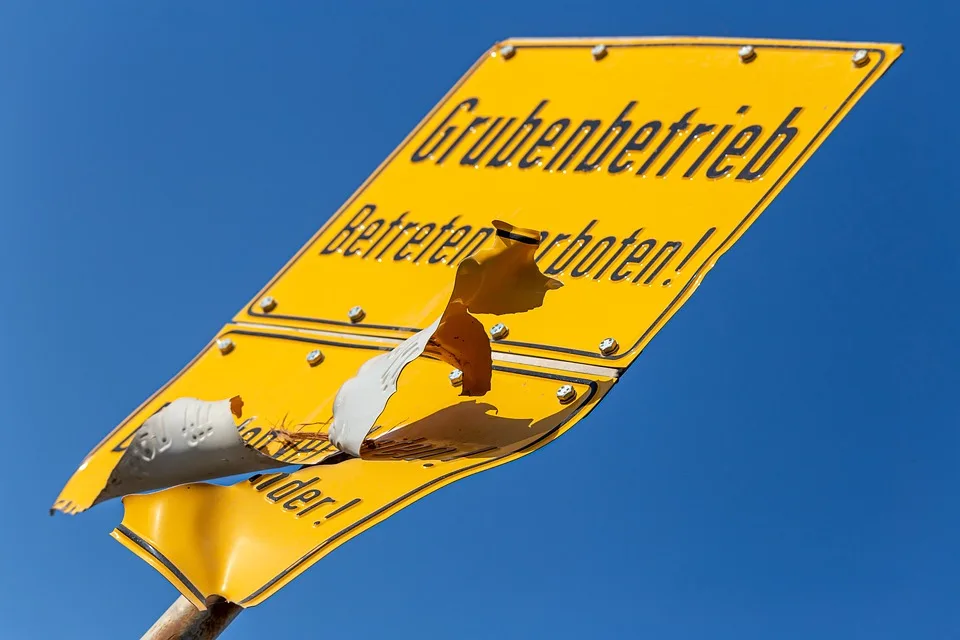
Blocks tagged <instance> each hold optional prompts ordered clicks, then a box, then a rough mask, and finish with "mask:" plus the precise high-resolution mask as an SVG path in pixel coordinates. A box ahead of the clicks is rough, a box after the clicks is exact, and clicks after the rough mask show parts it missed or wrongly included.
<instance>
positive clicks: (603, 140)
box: [236, 38, 901, 367]
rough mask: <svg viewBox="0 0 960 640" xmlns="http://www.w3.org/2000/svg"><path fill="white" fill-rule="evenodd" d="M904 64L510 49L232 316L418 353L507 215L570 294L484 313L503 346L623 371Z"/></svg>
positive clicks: (839, 47)
mask: <svg viewBox="0 0 960 640" xmlns="http://www.w3.org/2000/svg"><path fill="white" fill-rule="evenodd" d="M601 44H605V45H606V46H605V47H598V45H601ZM745 44H752V45H753V48H752V49H744V50H741V49H742V47H743V45H745ZM900 51H901V47H900V46H899V45H886V44H854V43H831V42H810V41H776V40H753V41H750V42H746V41H743V40H731V39H710V38H650V39H630V40H624V39H610V40H606V41H600V40H514V41H509V42H508V43H505V46H504V47H495V48H494V49H493V50H491V51H490V52H489V53H488V54H487V55H485V56H484V57H483V58H482V59H481V60H480V61H478V62H477V63H476V64H475V65H474V67H473V68H472V69H471V70H470V71H469V72H468V73H467V75H466V76H464V78H463V79H462V80H461V81H460V82H459V83H458V84H457V85H456V86H455V87H454V88H453V89H452V90H451V92H450V93H449V94H448V95H447V96H446V97H445V98H444V99H443V101H441V103H440V104H439V105H438V106H437V107H436V108H435V109H434V110H433V111H432V112H431V113H430V114H429V115H428V116H427V118H426V119H425V120H424V121H423V122H422V123H421V124H420V125H419V126H418V127H417V128H416V129H415V130H414V131H413V133H412V134H411V135H410V136H409V137H408V138H407V139H406V140H405V141H404V142H403V143H402V144H401V146H400V147H399V148H398V149H397V150H396V151H395V152H394V153H393V154H392V155H391V156H390V157H389V158H388V159H387V161H386V162H384V164H383V165H381V166H380V168H379V169H377V171H376V172H375V173H374V174H373V175H372V176H371V177H370V178H369V179H368V180H367V181H366V182H365V183H364V185H363V186H362V187H361V188H360V189H359V190H358V191H357V192H356V193H355V194H354V195H353V196H352V197H351V198H350V199H349V200H348V201H347V202H346V203H345V204H344V206H343V207H342V208H341V209H340V210H339V211H338V212H337V213H336V214H335V215H334V217H333V218H332V219H331V220H330V222H328V223H327V224H326V225H325V226H324V228H323V229H322V230H321V231H320V232H319V233H318V234H317V235H316V236H315V237H314V238H313V239H312V240H311V241H310V242H309V243H308V244H307V245H306V246H305V247H304V248H303V249H302V250H301V252H300V253H299V254H297V256H296V257H295V258H294V259H293V261H291V263H290V264H288V265H287V266H286V267H285V268H284V269H283V270H282V271H281V272H280V273H279V274H278V275H277V276H276V277H275V278H274V279H273V280H271V281H270V283H269V284H268V285H267V287H266V288H265V289H264V290H263V291H262V292H261V294H260V295H259V296H258V297H257V298H256V299H255V300H253V301H252V302H251V304H250V305H249V306H248V307H247V308H246V309H244V310H243V311H241V312H240V313H239V314H238V315H237V316H236V317H237V319H238V320H248V321H256V322H267V323H277V324H286V325H296V326H305V327H307V326H309V327H316V328H336V329H337V330H339V331H346V332H355V333H364V334H375V335H384V334H389V335H399V336H401V337H407V336H409V335H410V334H412V333H414V332H416V331H418V330H421V329H423V328H424V327H426V326H427V325H429V324H430V323H431V322H432V321H433V320H434V319H435V318H436V317H437V316H438V315H439V313H440V310H441V309H442V307H443V305H444V304H445V303H446V300H447V295H446V294H445V293H441V292H444V291H448V289H445V287H448V286H449V283H450V281H451V278H450V275H449V274H450V271H451V269H452V268H453V267H454V266H455V265H457V264H458V263H459V262H460V261H462V260H463V259H464V258H466V257H467V256H469V255H471V254H472V253H474V252H475V251H477V250H478V249H481V248H483V247H487V246H490V245H491V244H492V243H493V242H495V239H496V238H497V237H498V235H499V234H501V233H506V234H508V235H509V234H511V232H510V231H509V230H506V231H504V230H502V229H498V228H496V227H495V226H494V225H491V224H490V220H491V218H493V217H504V218H506V219H509V220H510V222H511V223H512V224H515V225H519V226H520V227H525V228H531V229H540V230H543V235H542V238H543V244H542V245H541V246H540V247H538V249H537V251H536V260H537V264H538V265H539V267H540V268H541V270H543V271H544V272H545V273H546V275H548V276H551V277H554V278H556V279H558V280H560V281H562V283H563V284H564V285H565V286H564V287H563V288H562V289H560V290H558V291H556V292H553V293H551V295H550V301H549V304H546V305H544V306H543V307H541V308H538V309H534V310H532V311H530V312H528V313H525V314H523V315H520V316H516V317H507V318H506V319H504V318H500V317H494V316H485V315H482V314H481V315H480V316H478V317H479V319H480V321H481V322H482V323H483V324H484V326H485V327H486V328H487V329H490V328H491V327H492V326H493V325H494V324H495V323H498V322H503V323H505V324H506V325H507V326H508V328H509V335H508V336H507V337H506V338H505V339H504V340H501V341H499V342H497V343H495V344H494V349H495V350H498V351H508V352H512V353H523V354H528V355H539V356H545V357H550V358H555V359H565V360H570V361H577V362H590V363H594V364H599V363H601V362H603V363H608V364H613V365H616V366H618V367H625V366H627V365H628V364H629V363H630V362H631V361H632V360H633V359H634V358H635V357H636V356H637V354H638V353H639V352H640V350H641V349H642V348H643V347H644V345H645V344H646V343H647V342H648V341H649V340H650V339H651V338H652V336H653V335H654V334H655V333H656V332H657V331H658V330H659V329H660V328H661V327H662V326H663V325H664V323H666V321H667V320H669V318H670V317H671V316H672V314H673V313H675V312H676V310H677V309H678V308H679V307H680V306H681V305H682V304H683V303H684V302H685V301H686V300H687V298H688V297H689V296H690V295H691V294H692V292H693V291H694V290H695V289H696V287H697V286H698V285H699V284H700V282H701V281H702V279H703V277H704V275H705V274H706V273H707V272H708V271H709V269H710V268H711V267H712V266H713V265H714V264H715V263H716V261H717V259H718V258H719V256H720V255H722V254H723V253H724V252H725V251H727V250H728V249H729V248H730V247H731V246H732V245H733V243H734V242H736V240H737V239H738V238H739V237H740V236H741V234H743V232H744V231H745V230H746V229H747V228H748V227H749V226H750V224H752V222H753V221H754V220H755V219H756V218H757V216H758V215H759V214H760V212H761V211H762V210H763V209H764V208H765V207H766V206H767V205H768V204H769V203H770V202H771V201H772V200H773V198H774V197H775V196H776V195H777V194H778V192H779V191H780V189H782V188H783V186H784V185H785V184H786V183H787V182H788V181H789V179H790V178H791V177H792V176H793V175H794V174H795V173H796V171H797V170H798V169H799V168H800V166H801V165H802V164H803V163H804V162H805V161H806V159H807V158H808V157H809V156H810V154H811V153H812V152H813V151H814V150H815V149H816V148H817V147H818V146H819V145H820V144H821V142H823V140H824V139H825V138H826V136H827V135H828V134H829V133H830V132H831V131H832V129H833V128H834V127H835V126H836V125H837V123H838V122H839V121H840V120H841V119H842V118H843V117H844V116H845V115H846V113H847V112H848V111H849V110H850V108H851V107H852V106H853V104H854V103H855V102H856V101H857V100H858V99H859V98H860V97H861V96H862V95H863V94H864V92H865V91H866V90H867V89H868V88H869V87H870V86H871V85H872V84H873V82H875V81H876V80H877V78H879V77H880V75H881V74H882V73H883V72H884V71H885V70H886V69H887V68H888V67H889V66H890V64H891V63H892V62H893V60H894V59H895V58H896V57H897V56H898V55H899V54H900ZM511 237H515V238H516V241H517V242H523V241H524V236H523V234H522V233H519V234H513V236H511ZM526 240H527V241H529V240H530V239H529V238H527V239H526ZM757 268H762V265H757ZM321 291H322V294H319V293H318V292H321ZM267 296H268V297H269V299H267V300H264V299H263V298H264V297H267ZM261 303H262V304H261ZM354 306H360V307H362V309H363V310H364V312H365V316H364V317H363V319H362V320H360V321H358V322H352V321H351V320H350V319H349V318H348V310H349V309H351V308H352V307H354ZM607 338H612V339H613V340H615V341H616V344H615V345H614V343H613V342H609V341H608V342H607V343H606V345H607V347H606V348H605V352H606V354H605V355H604V354H601V352H600V344H601V342H602V341H604V340H605V339H607Z"/></svg>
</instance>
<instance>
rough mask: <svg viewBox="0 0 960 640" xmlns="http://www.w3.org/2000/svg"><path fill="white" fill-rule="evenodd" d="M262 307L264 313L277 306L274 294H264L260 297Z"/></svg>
mask: <svg viewBox="0 0 960 640" xmlns="http://www.w3.org/2000/svg"><path fill="white" fill-rule="evenodd" d="M260 308H261V309H262V310H263V312H264V313H270V312H271V311H273V310H274V309H276V308H277V301H276V300H274V299H273V296H264V297H263V298H260Z"/></svg>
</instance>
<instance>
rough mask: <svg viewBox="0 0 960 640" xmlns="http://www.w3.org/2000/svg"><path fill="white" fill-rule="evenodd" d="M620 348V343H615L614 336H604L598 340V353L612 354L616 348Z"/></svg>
mask: <svg viewBox="0 0 960 640" xmlns="http://www.w3.org/2000/svg"><path fill="white" fill-rule="evenodd" d="M619 348H620V344H619V343H617V340H616V338H604V339H603V340H602V341H601V342H600V353H602V354H603V355H605V356H610V355H613V354H615V353H616V352H617V349H619Z"/></svg>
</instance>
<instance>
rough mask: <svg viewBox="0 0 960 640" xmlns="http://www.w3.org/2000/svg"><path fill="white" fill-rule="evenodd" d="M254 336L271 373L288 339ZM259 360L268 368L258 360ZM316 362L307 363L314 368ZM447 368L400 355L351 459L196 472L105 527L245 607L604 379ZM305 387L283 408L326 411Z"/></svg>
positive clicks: (581, 411) (203, 589) (181, 577)
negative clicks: (271, 360)
mask: <svg viewBox="0 0 960 640" xmlns="http://www.w3.org/2000/svg"><path fill="white" fill-rule="evenodd" d="M256 340H262V341H263V342H264V345H263V348H270V349H275V350H276V353H277V354H278V357H277V358H276V361H277V363H276V365H275V367H276V370H277V372H278V373H282V367H283V366H284V364H285V362H286V354H287V352H288V349H291V347H288V346H286V345H285V344H284V343H285V341H286V338H285V337H279V336H278V337H275V338H269V339H264V338H257V339H256ZM252 341H253V340H252V339H249V338H245V339H241V340H238V344H237V353H238V354H239V353H241V352H242V351H243V350H244V349H245V348H247V349H250V348H251V347H250V345H249V343H250V342H252ZM258 348H259V347H258ZM297 348H299V349H300V351H302V347H297ZM297 348H293V350H294V351H296V350H297ZM230 357H232V356H230ZM341 357H342V358H343V359H344V360H346V358H347V357H348V356H347V354H341V353H340V352H339V351H337V350H329V355H328V359H329V360H330V364H332V365H333V367H337V366H338V365H337V364H336V362H337V361H338V360H339V359H340V358H341ZM262 364H263V365H264V366H266V367H268V368H269V364H268V363H267V361H263V362H262ZM327 364H328V363H327V362H325V363H324V364H323V365H321V366H320V367H318V373H317V376H318V377H320V376H322V375H323V373H322V372H321V371H320V370H321V369H322V368H323V367H325V366H326V365H327ZM218 368H220V367H218ZM332 370H334V371H336V369H334V368H332ZM449 371H450V367H449V365H446V364H444V363H442V362H440V361H437V360H434V359H428V358H418V359H417V360H415V361H414V362H412V363H411V364H410V365H408V367H407V368H406V369H405V370H404V373H403V384H402V385H401V386H400V387H399V390H398V392H397V393H396V395H395V396H394V397H393V399H392V400H391V402H390V404H388V405H387V408H386V411H385V412H384V413H383V415H382V416H381V419H380V421H379V423H378V426H379V427H380V431H379V432H378V433H377V434H374V436H375V437H376V436H378V435H379V437H378V439H377V443H376V444H377V447H376V449H374V450H372V451H369V452H366V453H364V455H363V458H362V459H358V458H352V459H348V460H344V461H342V462H338V463H335V464H323V465H316V466H307V467H304V468H302V469H301V470H299V471H295V472H293V473H291V474H290V475H288V476H285V475H282V474H279V473H264V474H261V475H259V476H254V477H251V478H250V479H248V480H243V481H241V482H239V483H237V484H235V485H232V486H217V485H212V484H205V483H195V484H188V485H181V486H179V487H175V488H172V489H166V490H163V491H160V492H157V493H153V494H147V495H134V496H127V497H125V498H124V507H125V516H124V519H123V523H122V525H121V526H120V527H118V528H117V529H116V530H115V531H114V532H113V536H114V537H115V538H116V539H117V540H118V541H120V542H121V543H122V544H124V545H125V546H126V547H128V548H129V549H130V550H131V551H133V552H134V553H136V554H137V555H139V556H140V557H141V558H143V559H144V560H146V561H147V562H148V563H150V564H151V565H152V566H153V567H154V568H155V569H157V570H158V571H160V572H161V573H162V574H163V575H164V576H166V577H167V578H168V579H169V580H170V581H171V582H172V583H173V584H175V585H176V586H177V587H178V589H180V591H181V592H182V593H183V594H184V595H185V596H186V597H188V598H190V599H191V600H192V601H193V602H194V603H195V604H197V605H198V606H203V601H204V599H205V598H207V597H209V596H211V595H214V594H216V595H221V596H223V597H225V598H227V599H228V600H231V601H233V602H238V603H240V604H242V605H243V606H253V605H256V604H259V603H260V602H262V601H263V600H264V599H265V598H267V597H269V596H270V595H271V594H273V593H274V592H275V591H276V590H278V589H279V588H281V587H282V586H283V585H284V584H286V583H287V582H288V581H290V580H291V579H293V578H294V577H295V576H297V575H298V574H299V573H301V572H302V571H304V570H306V569H307V568H308V567H309V566H310V565H312V564H313V563H314V562H316V561H318V560H319V559H320V558H322V557H323V556H324V555H326V554H327V553H329V552H330V551H331V550H333V549H334V548H336V547H337V546H339V545H340V544H342V543H343V542H345V541H347V540H349V539H350V538H352V537H353V536H355V535H357V534H359V533H361V532H362V531H364V530H366V529H368V528H369V527H371V526H373V525H374V524H377V523H378V522H380V521H382V520H383V519H385V518H387V517H389V516H390V515H392V514H394V513H396V512H397V511H399V510H400V509H402V508H404V507H405V506H407V505H410V504H412V503H413V502H414V501H416V500H418V499H420V498H422V497H424V496H426V495H427V494H428V493H430V492H432V491H435V490H437V489H439V488H440V487H442V486H445V485H447V484H449V483H451V482H454V481H456V480H459V479H461V478H465V477H467V476H469V475H472V474H474V473H479V472H480V471H484V470H487V469H490V468H492V467H494V466H496V465H498V464H502V463H504V462H508V461H510V460H514V459H516V458H518V457H520V456H523V455H526V454H527V453H530V452H532V451H534V450H536V449H537V448H539V447H541V446H543V445H545V444H547V443H549V442H551V441H552V440H553V439H554V438H556V437H557V436H558V435H560V434H561V433H563V432H564V431H566V430H567V429H569V428H570V427H571V426H572V425H573V424H574V423H576V422H577V421H578V420H580V419H581V418H582V417H583V416H584V415H586V414H587V413H588V412H589V411H590V410H591V409H592V408H593V407H594V406H595V404H596V403H597V402H598V401H599V400H600V398H601V397H602V396H603V394H604V393H605V392H606V390H607V389H609V387H610V386H611V385H612V384H613V380H611V379H599V378H590V377H582V376H577V375H560V374H557V373H555V372H548V371H545V370H539V369H532V368H519V367H510V368H505V367H500V366H497V367H495V369H494V372H493V385H492V390H491V391H490V392H489V393H487V394H486V395H485V396H483V397H482V398H464V397H461V396H460V395H459V390H458V389H457V388H455V387H453V386H451V385H450V383H449V380H448V379H447V374H448V373H449ZM213 374H214V370H213V369H212V368H211V369H208V375H213ZM258 379H259V380H265V379H267V378H266V377H261V378H258ZM285 379H287V380H290V378H289V377H287V378H285ZM284 384H285V383H284V382H283V381H280V382H277V383H276V386H282V385H284ZM563 384H569V385H571V386H572V387H573V388H574V389H575V390H576V394H577V395H576V398H575V399H573V400H572V401H571V402H569V403H567V404H562V403H561V402H560V401H559V400H558V398H557V390H558V388H559V387H560V386H561V385H563ZM316 386H317V388H318V393H317V394H316V397H315V400H314V401H313V403H314V404H315V406H313V407H311V403H310V402H305V401H304V400H303V397H304V396H306V395H308V393H307V391H306V388H305V387H301V389H302V391H300V392H298V393H295V394H288V396H287V397H289V398H290V403H289V404H290V407H291V412H292V414H293V413H294V409H295V415H297V416H298V418H303V419H310V418H311V417H313V418H321V417H322V416H323V415H325V412H326V411H327V408H328V407H329V403H330V400H331V398H329V397H327V396H326V394H325V392H324V389H325V387H324V386H323V385H322V384H318V385H316ZM196 391H197V390H196V389H194V391H193V392H194V393H196ZM264 393H271V392H264ZM294 397H296V399H294Z"/></svg>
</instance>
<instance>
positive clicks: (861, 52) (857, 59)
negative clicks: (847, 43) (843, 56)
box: [853, 49, 870, 67]
mask: <svg viewBox="0 0 960 640" xmlns="http://www.w3.org/2000/svg"><path fill="white" fill-rule="evenodd" d="M868 62H870V52H869V51H867V50H866V49H858V50H857V51H856V52H854V54H853V64H854V66H857V67H862V66H863V65H865V64H867V63H868Z"/></svg>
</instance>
